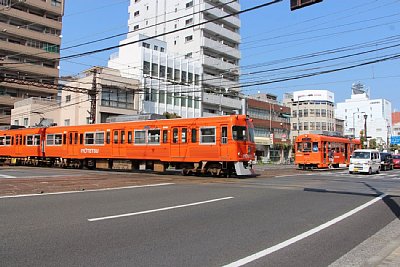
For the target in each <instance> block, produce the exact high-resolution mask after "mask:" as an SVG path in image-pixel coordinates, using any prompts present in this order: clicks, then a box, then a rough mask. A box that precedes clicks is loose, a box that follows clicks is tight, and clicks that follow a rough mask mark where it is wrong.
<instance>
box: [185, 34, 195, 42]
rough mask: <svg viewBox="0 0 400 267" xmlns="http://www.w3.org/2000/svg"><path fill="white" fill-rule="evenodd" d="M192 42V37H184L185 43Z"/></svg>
mask: <svg viewBox="0 0 400 267" xmlns="http://www.w3.org/2000/svg"><path fill="white" fill-rule="evenodd" d="M192 40H193V35H188V36H186V37H185V42H190V41H192Z"/></svg>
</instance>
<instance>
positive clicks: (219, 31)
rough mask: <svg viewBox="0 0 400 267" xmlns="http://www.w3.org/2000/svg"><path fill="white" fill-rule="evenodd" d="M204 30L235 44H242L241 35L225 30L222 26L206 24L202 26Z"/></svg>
mask: <svg viewBox="0 0 400 267" xmlns="http://www.w3.org/2000/svg"><path fill="white" fill-rule="evenodd" d="M200 27H201V28H202V29H204V30H207V31H210V32H212V33H213V34H215V35H220V36H223V37H224V38H226V39H229V40H231V41H233V42H234V43H240V34H239V33H237V32H233V31H231V30H228V29H225V28H224V27H223V26H222V25H218V24H215V23H206V24H203V25H201V26H200Z"/></svg>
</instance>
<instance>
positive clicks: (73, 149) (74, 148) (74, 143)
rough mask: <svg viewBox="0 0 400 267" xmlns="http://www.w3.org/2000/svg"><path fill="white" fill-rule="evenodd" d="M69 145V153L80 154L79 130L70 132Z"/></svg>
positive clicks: (72, 154)
mask: <svg viewBox="0 0 400 267" xmlns="http://www.w3.org/2000/svg"><path fill="white" fill-rule="evenodd" d="M67 147H68V148H67V149H68V155H70V156H76V155H78V132H75V131H72V132H69V133H68V140H67Z"/></svg>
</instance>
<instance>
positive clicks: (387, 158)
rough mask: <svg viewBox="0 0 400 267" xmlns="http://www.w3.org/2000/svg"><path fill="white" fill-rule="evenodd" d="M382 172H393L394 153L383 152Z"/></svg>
mask: <svg viewBox="0 0 400 267" xmlns="http://www.w3.org/2000/svg"><path fill="white" fill-rule="evenodd" d="M380 154H381V170H382V171H387V170H393V156H392V153H387V152H381V153H380Z"/></svg>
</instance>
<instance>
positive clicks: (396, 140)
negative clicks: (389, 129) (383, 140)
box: [390, 135, 400, 145]
mask: <svg viewBox="0 0 400 267" xmlns="http://www.w3.org/2000/svg"><path fill="white" fill-rule="evenodd" d="M390 144H392V145H400V135H395V136H392V137H391V138H390Z"/></svg>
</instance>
